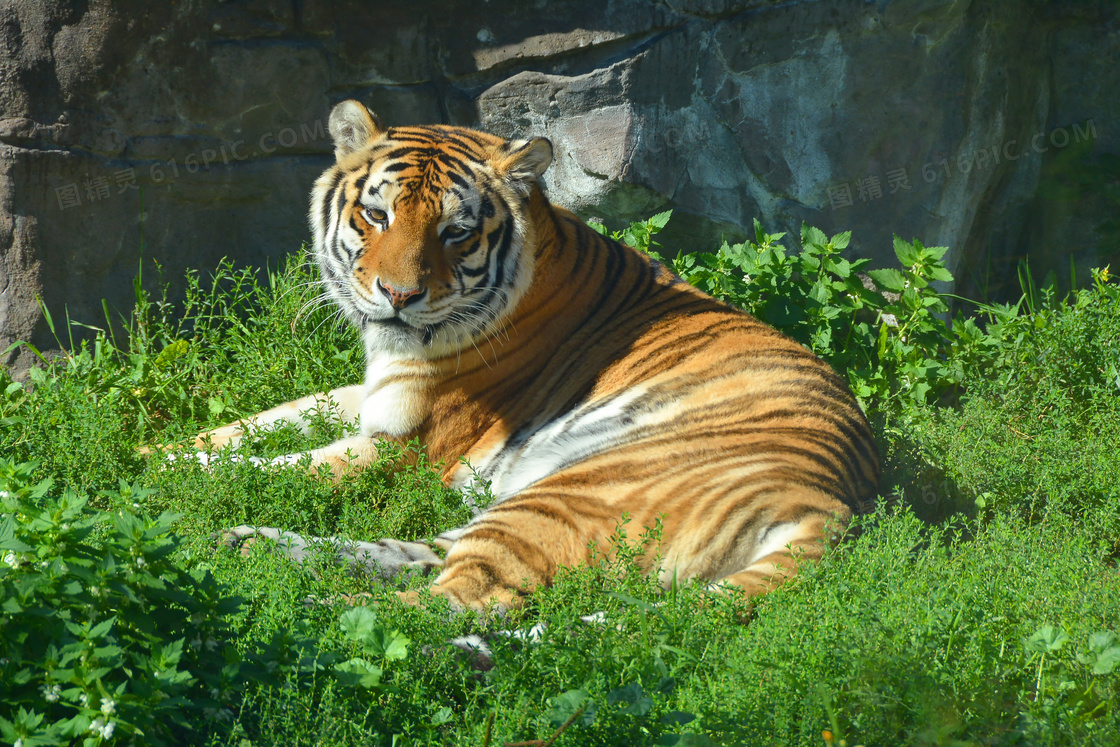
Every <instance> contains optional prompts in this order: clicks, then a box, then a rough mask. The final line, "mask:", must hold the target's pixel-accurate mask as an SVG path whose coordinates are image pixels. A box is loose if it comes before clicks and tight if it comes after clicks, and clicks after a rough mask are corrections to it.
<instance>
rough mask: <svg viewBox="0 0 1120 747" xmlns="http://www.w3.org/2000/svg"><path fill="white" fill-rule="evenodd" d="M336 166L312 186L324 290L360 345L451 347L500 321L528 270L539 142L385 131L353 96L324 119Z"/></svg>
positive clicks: (540, 166)
mask: <svg viewBox="0 0 1120 747" xmlns="http://www.w3.org/2000/svg"><path fill="white" fill-rule="evenodd" d="M330 132H331V135H332V137H333V138H334V142H335V156H336V163H335V164H334V166H332V167H331V168H329V169H327V171H326V172H324V174H323V175H322V176H321V177H320V178H319V180H318V181H317V182H316V184H315V188H314V191H313V193H312V203H311V225H312V229H313V232H314V237H315V257H316V260H317V262H318V264H319V268H320V273H321V275H322V281H323V283H324V284H325V286H326V290H327V293H328V294H329V295H330V296H331V298H332V299H333V300H334V301H335V302H336V303H337V304H338V305H339V307H340V308H341V309H342V311H343V313H344V314H345V315H346V316H347V317H348V318H349V319H350V320H351V321H352V322H354V323H355V324H356V325H358V327H359V328H360V329H361V330H362V333H363V336H364V338H365V341H366V347H367V353H370V354H374V353H377V352H380V351H386V352H392V353H395V354H406V355H413V356H416V357H421V358H424V357H435V356H442V355H447V354H449V353H454V352H455V351H457V350H462V349H463V348H465V347H468V346H470V345H472V344H473V343H474V342H475V341H476V340H478V339H480V338H481V337H484V336H486V335H487V334H491V333H493V332H494V331H495V330H496V329H498V328H500V326H501V325H502V322H503V319H504V318H505V317H506V316H507V315H508V313H509V312H510V311H512V310H513V308H514V307H515V306H516V305H517V302H518V301H519V300H520V298H521V297H522V296H523V295H524V293H525V291H526V289H527V288H528V286H529V284H530V282H531V281H532V275H533V260H534V256H533V248H534V244H535V242H534V238H535V237H534V233H533V230H532V222H531V220H530V216H529V210H530V203H531V196H532V192H533V189H534V188H535V185H536V182H537V179H538V178H539V177H540V176H541V174H543V173H544V170H545V169H546V168H548V165H549V163H550V162H551V160H552V146H551V144H550V143H549V142H548V141H547V140H545V139H543V138H537V139H534V140H527V141H526V140H515V141H507V140H504V139H502V138H499V137H495V136H493V135H487V134H484V133H481V132H476V131H473V130H468V129H465V128H459V127H444V126H435V127H402V128H385V127H383V126H382V125H381V123H380V122H379V121H378V119H377V118H376V116H375V115H373V114H372V113H371V112H370V111H369V110H368V109H366V108H365V107H364V106H362V105H361V104H359V103H358V102H356V101H345V102H343V103H341V104H339V105H338V106H336V107H335V108H334V110H333V111H332V112H331V116H330Z"/></svg>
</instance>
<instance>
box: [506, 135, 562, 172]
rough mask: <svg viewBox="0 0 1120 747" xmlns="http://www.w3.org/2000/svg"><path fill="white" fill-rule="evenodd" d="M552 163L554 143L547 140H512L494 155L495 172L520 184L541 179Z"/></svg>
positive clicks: (537, 138) (536, 138)
mask: <svg viewBox="0 0 1120 747" xmlns="http://www.w3.org/2000/svg"><path fill="white" fill-rule="evenodd" d="M551 163H552V143H550V142H549V141H548V139H547V138H543V137H535V138H533V139H532V140H510V141H509V142H508V143H506V144H505V145H504V146H502V147H501V148H500V149H499V150H498V152H497V153H496V154H495V155H494V159H493V164H494V170H495V171H497V172H498V173H499V174H502V175H504V176H508V177H509V178H510V179H514V180H516V181H519V182H532V181H536V180H537V179H539V178H540V177H541V174H543V173H544V172H545V169H547V168H548V166H549V164H551Z"/></svg>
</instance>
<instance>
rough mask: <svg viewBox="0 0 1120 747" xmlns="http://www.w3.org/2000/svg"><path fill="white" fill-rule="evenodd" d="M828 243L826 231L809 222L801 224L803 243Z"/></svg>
mask: <svg viewBox="0 0 1120 747" xmlns="http://www.w3.org/2000/svg"><path fill="white" fill-rule="evenodd" d="M827 243H828V237H827V236H825V235H824V231H822V230H821V229H819V228H816V227H814V226H810V225H809V224H808V223H802V224H801V244H802V245H805V244H818V245H824V244H827Z"/></svg>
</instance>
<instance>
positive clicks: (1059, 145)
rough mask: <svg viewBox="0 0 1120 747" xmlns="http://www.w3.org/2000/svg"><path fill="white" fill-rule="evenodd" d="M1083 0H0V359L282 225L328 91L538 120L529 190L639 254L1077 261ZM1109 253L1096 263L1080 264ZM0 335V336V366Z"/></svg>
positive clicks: (315, 143) (319, 151) (1098, 227)
mask: <svg viewBox="0 0 1120 747" xmlns="http://www.w3.org/2000/svg"><path fill="white" fill-rule="evenodd" d="M1117 15H1118V14H1117V5H1116V3H1114V2H1106V1H1105V0H1099V1H1094V2H1088V1H1087V2H1080V3H1072V2H1071V3H1057V2H1054V3H1043V2H1037V1H1034V0H1002V1H1000V0H983V1H982V0H974V1H973V2H967V1H963V2H962V1H960V0H958V1H957V2H948V1H947V0H943V1H938V0H897V1H895V2H891V1H888V0H880V1H879V2H866V3H854V2H839V1H836V2H829V1H827V0H821V1H819V2H808V1H804V2H797V1H796V0H794V1H790V0H787V1H785V2H767V1H765V0H665V1H663V2H654V1H653V0H608V2H605V3H604V2H601V1H600V0H595V1H590V0H558V1H557V2H545V1H544V0H537V1H536V2H527V1H526V0H488V1H486V2H482V3H479V2H477V1H476V0H472V1H470V2H467V1H465V0H441V1H439V2H437V1H436V0H413V1H412V2H410V3H399V2H385V1H384V0H372V1H370V0H342V1H340V2H330V1H328V0H227V1H225V2H218V1H217V0H179V2H177V3H150V2H145V3H141V2H138V1H137V0H118V1H116V2H109V1H108V0H90V1H88V2H86V1H82V2H79V1H78V0H0V351H3V350H4V349H5V348H7V347H8V346H9V345H10V344H11V343H12V342H13V341H16V340H29V341H31V342H33V343H34V344H35V345H36V346H38V347H40V348H42V349H46V348H50V347H52V346H54V345H55V343H54V340H53V338H52V337H51V335H50V334H49V333H48V331H47V329H46V325H45V324H44V322H43V319H42V315H41V312H40V311H39V307H38V304H37V302H36V298H37V297H41V298H42V299H43V302H44V303H45V304H46V306H47V307H48V308H49V309H50V310H51V311H52V313H53V315H54V317H55V318H56V319H61V318H62V317H63V316H64V314H65V313H69V315H70V317H71V318H72V319H76V320H80V321H83V322H87V323H94V324H96V323H99V322H101V320H102V319H103V314H102V309H101V299H103V298H104V299H108V301H109V303H110V304H111V305H112V306H114V307H116V308H118V309H122V310H127V309H129V308H130V307H131V303H132V278H133V277H134V276H135V275H136V273H137V271H138V270H139V269H140V267H141V265H143V267H144V277H145V279H146V280H151V279H153V278H154V277H155V275H156V273H155V272H154V270H155V266H154V265H153V264H152V263H153V261H155V262H158V263H159V266H160V267H162V273H163V277H164V278H165V279H166V280H169V281H173V282H174V281H176V280H177V279H179V278H181V277H182V275H183V272H184V270H186V269H187V268H200V269H208V268H212V267H214V266H215V264H216V263H217V261H218V259H219V258H221V257H223V256H230V257H234V258H236V259H237V261H238V262H240V263H245V264H255V265H263V264H265V263H267V262H272V263H273V264H276V263H277V262H278V260H279V258H280V257H281V256H283V255H285V254H288V253H290V252H293V251H297V250H298V249H299V247H300V245H301V243H302V242H304V241H306V240H307V238H308V231H307V228H306V222H305V218H304V215H305V206H306V200H307V192H308V190H309V187H310V184H311V182H312V181H313V179H314V178H315V176H316V175H317V174H318V173H319V172H320V171H321V170H322V169H323V168H324V167H325V166H326V165H327V164H328V163H329V160H330V151H331V147H330V143H329V142H328V139H327V136H326V132H325V122H326V116H327V113H328V112H329V109H330V107H331V105H332V104H333V103H335V102H337V101H339V100H341V99H344V98H358V99H360V100H363V101H364V102H366V103H367V104H369V105H371V106H372V107H373V108H374V109H375V110H376V111H377V112H378V113H379V114H380V115H381V116H382V118H383V119H384V120H385V121H386V122H387V123H389V124H409V123H417V122H450V123H454V124H466V125H473V126H480V127H483V128H485V129H488V130H491V131H493V132H497V133H499V134H503V135H507V136H514V135H527V134H534V135H546V136H548V137H550V138H551V139H552V140H553V142H554V144H555V146H556V151H557V158H556V161H555V164H554V166H553V167H552V168H551V170H550V171H549V173H548V175H547V177H546V178H547V181H548V184H549V189H550V193H551V195H552V198H553V199H554V200H555V201H556V202H558V203H561V204H564V205H567V206H569V207H572V208H573V209H576V210H577V211H579V212H581V213H582V214H584V215H588V216H590V215H594V216H597V217H601V218H605V219H607V221H608V222H609V223H610V222H613V223H616V224H617V223H622V222H625V221H626V220H628V219H630V218H636V217H642V216H645V215H647V214H649V213H652V212H654V211H658V210H662V209H665V208H668V207H672V208H674V209H675V210H676V213H675V217H674V219H673V221H672V223H671V224H670V227H669V229H668V230H667V231H666V234H665V237H666V238H665V241H664V242H663V243H664V244H665V245H666V246H667V247H684V248H689V249H696V248H713V247H714V246H716V245H718V242H719V240H720V237H723V236H726V237H728V238H735V237H738V236H741V235H743V227H744V226H749V225H750V223H751V220H752V219H753V218H754V217H758V218H760V219H761V220H762V222H763V223H764V224H765V225H766V227H767V228H769V229H770V230H772V231H776V230H786V231H791V232H794V233H796V231H797V229H798V226H799V225H800V223H801V222H802V221H808V222H810V223H812V224H814V225H817V226H820V227H821V228H823V229H824V230H826V231H829V232H833V231H839V230H846V229H853V230H854V232H855V238H854V242H853V243H854V246H855V251H856V252H857V253H859V254H862V255H865V256H874V257H878V258H881V259H882V260H883V261H890V260H891V259H892V257H891V248H890V247H891V235H892V233H898V234H900V235H902V236H904V237H907V238H909V237H918V238H920V239H922V241H923V242H924V243H926V244H927V245H932V244H941V245H947V246H949V247H950V248H951V254H950V263H951V265H952V267H953V269H954V271H955V272H956V274H957V276H958V280H959V282H958V290H961V291H963V292H965V293H972V294H977V293H987V294H997V295H998V294H999V293H1010V292H1012V291H1011V290H1009V289H1008V282H1009V278H1010V277H1013V275H1014V271H1013V270H1014V264H1015V262H1016V261H1017V260H1018V258H1020V257H1022V256H1024V255H1026V254H1028V253H1029V254H1030V255H1031V256H1032V261H1033V262H1034V263H1035V266H1036V268H1037V269H1040V270H1042V271H1045V270H1046V269H1047V268H1049V267H1065V268H1067V269H1066V270H1065V272H1066V273H1068V256H1069V255H1070V253H1071V252H1072V253H1073V255H1074V257H1075V260H1076V261H1077V262H1078V265H1079V268H1080V271H1081V272H1082V274H1084V273H1087V271H1088V269H1089V267H1090V266H1091V265H1094V264H1098V263H1101V262H1103V261H1107V259H1108V258H1109V256H1115V252H1116V246H1117V244H1120V240H1118V236H1120V227H1111V228H1110V225H1109V224H1108V223H1107V221H1108V220H1109V219H1110V218H1113V217H1114V216H1115V215H1116V213H1117V208H1118V207H1120V205H1118V201H1120V196H1118V194H1120V181H1118V180H1120V169H1118V170H1116V171H1112V170H1110V169H1112V168H1113V166H1112V162H1110V161H1109V160H1108V159H1109V158H1110V157H1111V158H1115V157H1116V156H1115V154H1117V153H1120V128H1118V127H1117V124H1116V123H1117V121H1118V116H1120V95H1118V93H1117V92H1118V91H1120V65H1118V64H1117V58H1118V57H1120V24H1118V20H1117ZM1110 252H1111V253H1112V254H1111V255H1110V254H1109V253H1110ZM29 356H30V354H29V353H28V352H27V351H26V350H15V351H9V352H8V353H7V354H6V361H5V362H7V363H8V364H9V365H12V366H13V367H14V368H15V369H16V370H19V369H22V368H23V367H25V366H26V365H27V364H28V362H29Z"/></svg>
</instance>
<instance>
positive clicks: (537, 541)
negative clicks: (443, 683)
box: [220, 102, 879, 608]
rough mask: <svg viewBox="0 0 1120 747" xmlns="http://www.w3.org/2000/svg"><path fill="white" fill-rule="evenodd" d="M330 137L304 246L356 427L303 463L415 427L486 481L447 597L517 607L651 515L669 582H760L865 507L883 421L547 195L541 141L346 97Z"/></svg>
mask: <svg viewBox="0 0 1120 747" xmlns="http://www.w3.org/2000/svg"><path fill="white" fill-rule="evenodd" d="M331 132H332V135H333V136H334V137H335V143H336V155H337V163H336V164H335V166H333V167H332V168H331V169H328V170H327V172H325V173H324V175H323V176H322V177H321V178H320V180H319V181H318V182H317V184H316V187H315V190H314V192H313V199H312V208H311V221H312V226H313V230H314V233H315V252H316V258H317V260H318V263H319V266H320V270H321V273H322V276H323V279H324V285H325V287H326V289H327V292H328V293H329V294H330V295H331V297H332V299H333V300H334V301H335V302H336V303H338V304H339V306H340V307H341V309H342V310H343V312H344V313H345V314H346V316H347V317H348V318H349V319H350V320H351V321H352V322H354V323H355V324H356V325H357V326H358V327H359V329H360V330H361V332H362V337H363V343H364V345H365V352H366V358H367V370H366V377H365V381H364V383H363V384H362V385H361V386H360V387H348V388H345V389H344V390H337V392H338V399H339V400H340V401H341V402H342V405H343V410H344V412H346V413H347V414H348V415H349V416H351V417H355V418H357V419H359V421H360V426H361V428H360V431H361V435H360V436H358V437H356V438H354V439H349V440H347V441H346V442H339V444H336V445H332V447H327V448H326V449H322V450H316V452H313V453H312V455H313V458H314V459H315V460H317V461H320V462H323V463H327V464H330V465H332V468H333V469H335V471H336V472H337V471H340V470H341V469H344V468H345V467H346V466H347V464H350V465H352V466H353V465H358V466H360V465H361V464H363V463H367V462H369V461H371V460H372V459H373V458H374V457H375V455H376V444H377V443H378V442H380V441H384V440H394V441H399V442H407V441H409V440H411V439H419V440H420V442H421V443H422V444H424V445H425V446H426V448H427V450H428V452H429V457H430V459H431V460H432V461H433V462H439V463H442V464H443V465H445V467H444V479H445V481H446V482H447V483H448V484H449V485H453V486H456V487H459V488H462V489H464V490H470V489H472V487H476V486H477V483H478V482H479V481H486V482H488V483H489V484H490V487H491V490H492V493H493V495H494V503H493V504H492V505H491V506H489V507H488V508H486V509H485V510H484V511H482V512H481V513H480V514H479V515H477V516H476V517H475V518H474V519H473V520H472V521H471V522H470V523H469V524H468V525H466V526H465V527H461V528H459V529H456V530H453V531H451V532H448V533H446V534H445V535H444V536H443V537H442V538H437V540H436V542H437V543H438V544H442V545H443V546H444V547H445V548H447V556H446V559H445V560H444V561H443V562H442V572H441V573H440V575H439V577H438V578H437V579H436V580H435V582H434V584H433V586H432V590H433V591H434V592H435V593H438V594H442V595H444V596H447V597H448V598H450V599H451V601H452V603H453V604H455V605H457V606H464V607H474V608H482V607H485V606H486V605H487V604H491V603H495V602H496V603H498V604H500V605H504V606H508V605H513V604H517V603H518V601H519V599H520V598H521V596H522V595H523V594H525V593H526V592H527V591H528V590H531V589H532V588H533V587H535V586H537V585H540V584H542V583H546V582H547V581H548V580H549V579H550V578H551V577H552V575H553V574H554V573H555V572H556V569H557V568H558V567H559V566H561V565H574V564H578V563H580V562H583V561H585V560H586V559H587V558H588V557H589V553H590V549H589V548H595V547H598V548H599V549H605V546H606V543H607V542H608V541H609V538H610V537H611V536H612V535H613V534H614V533H615V531H616V528H617V527H618V525H619V523H620V521H621V520H622V518H623V517H624V516H626V517H627V521H628V526H629V529H630V531H629V534H630V535H631V536H635V535H637V534H639V533H640V530H641V528H643V527H653V526H654V525H655V524H656V523H657V522H660V527H661V529H660V540H661V545H660V547H659V549H658V555H659V557H660V561H659V562H660V566H659V567H657V568H651V569H650V570H651V571H653V572H657V573H659V574H661V577H662V579H663V581H666V582H668V581H669V580H670V579H672V578H674V577H675V578H678V579H689V578H695V579H699V580H703V581H707V582H712V583H715V582H721V581H726V582H729V583H731V584H735V585H738V586H739V587H741V588H742V589H743V590H744V592H745V593H746V594H748V595H753V594H757V593H761V592H763V591H766V590H767V589H769V588H771V587H772V586H773V585H774V584H775V583H778V582H780V581H781V580H782V579H783V578H785V577H788V576H789V575H791V574H793V573H795V572H796V566H797V563H798V562H799V559H800V558H814V557H818V556H819V555H820V553H821V552H822V551H823V549H824V547H825V546H826V542H827V537H826V533H828V532H831V533H832V534H833V535H835V534H836V533H837V532H838V531H839V530H840V529H842V527H843V525H844V523H845V522H846V521H847V519H848V518H850V516H851V515H852V514H853V513H854V512H856V511H858V510H859V509H860V508H861V507H862V506H865V505H868V504H869V502H870V501H871V500H872V499H873V497H874V496H875V494H876V491H877V487H878V478H879V464H878V457H877V454H876V449H875V444H874V441H873V438H872V434H871V431H870V429H869V427H868V425H867V422H866V420H865V418H864V416H863V414H862V412H861V411H860V409H859V407H858V405H857V404H856V402H855V400H854V399H853V397H852V396H851V394H850V392H849V391H848V390H847V387H846V386H845V385H844V383H843V382H842V381H841V380H840V379H839V378H838V377H837V376H836V375H835V374H834V373H833V372H832V371H831V369H830V368H829V367H828V366H827V364H825V363H824V362H823V361H821V360H820V359H819V358H817V357H816V356H814V355H813V354H812V353H810V352H809V351H807V350H806V349H805V348H803V347H802V346H801V345H799V344H797V343H796V342H794V341H793V340H791V339H789V338H787V337H785V336H784V335H782V334H780V333H779V332H777V331H776V330H774V329H773V328H771V327H769V326H767V325H765V324H762V323H761V322H759V321H757V320H755V319H754V318H752V317H750V316H749V315H747V314H745V313H743V312H740V311H737V310H735V309H732V308H730V307H728V306H726V305H725V304H723V303H721V302H719V301H716V300H715V299H712V298H711V297H709V296H707V295H705V294H703V293H702V292H700V291H699V290H697V289H695V288H693V287H691V286H689V285H688V284H686V283H684V282H683V281H681V280H680V279H679V278H677V277H676V276H674V275H673V274H672V273H671V272H669V271H668V270H667V269H666V268H664V267H663V266H661V265H660V264H659V263H657V262H655V261H653V260H651V259H650V258H649V257H647V256H645V255H643V254H641V253H639V252H637V251H635V250H633V249H631V248H629V247H626V246H624V245H622V244H619V243H617V242H614V241H611V240H609V239H607V238H605V237H603V236H600V235H599V234H597V233H596V232H595V231H593V230H592V229H590V228H589V227H588V226H587V225H586V224H584V223H583V222H582V221H580V220H579V219H578V218H577V217H575V216H574V215H572V214H571V213H569V212H568V211H566V210H563V209H562V208H558V207H555V206H552V205H550V204H549V202H548V200H547V199H546V197H545V196H544V194H543V192H542V191H541V189H540V186H539V185H538V183H537V180H538V178H539V177H540V175H541V174H542V173H543V171H544V170H545V168H547V166H548V164H549V162H550V160H551V155H552V152H551V145H550V144H549V143H548V142H547V141H545V140H541V139H536V140H531V141H505V140H503V139H501V138H497V137H494V136H491V135H485V134H483V133H478V132H474V131H471V130H465V129H462V128H450V127H430V128H385V127H383V126H382V125H381V124H380V122H379V121H378V120H377V119H376V117H375V116H374V115H372V114H371V113H369V112H368V110H366V109H365V108H364V107H362V106H361V105H360V104H357V103H356V102H344V103H343V104H340V105H339V106H338V107H336V109H335V111H334V112H332V115H331ZM309 401H313V402H319V401H321V400H309ZM305 406H306V403H304V405H300V404H299V403H298V402H297V403H292V404H291V405H289V406H282V407H281V408H277V410H276V412H272V411H270V413H271V414H270V413H264V414H262V416H260V417H261V418H262V420H261V422H269V421H270V420H276V419H282V418H283V417H287V416H286V415H285V413H286V412H288V410H299V409H300V408H301V407H305ZM284 407H287V408H288V410H284V409H283V408H284ZM220 430H221V429H220ZM223 437H224V436H223ZM464 456H465V457H466V463H463V462H461V461H460V457H464ZM410 552H411V551H410ZM385 557H388V556H385ZM647 560H648V562H650V563H652V562H653V560H654V558H653V555H652V554H651V556H650V557H649V558H648V559H647ZM382 562H389V561H384V560H383V561H382Z"/></svg>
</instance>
